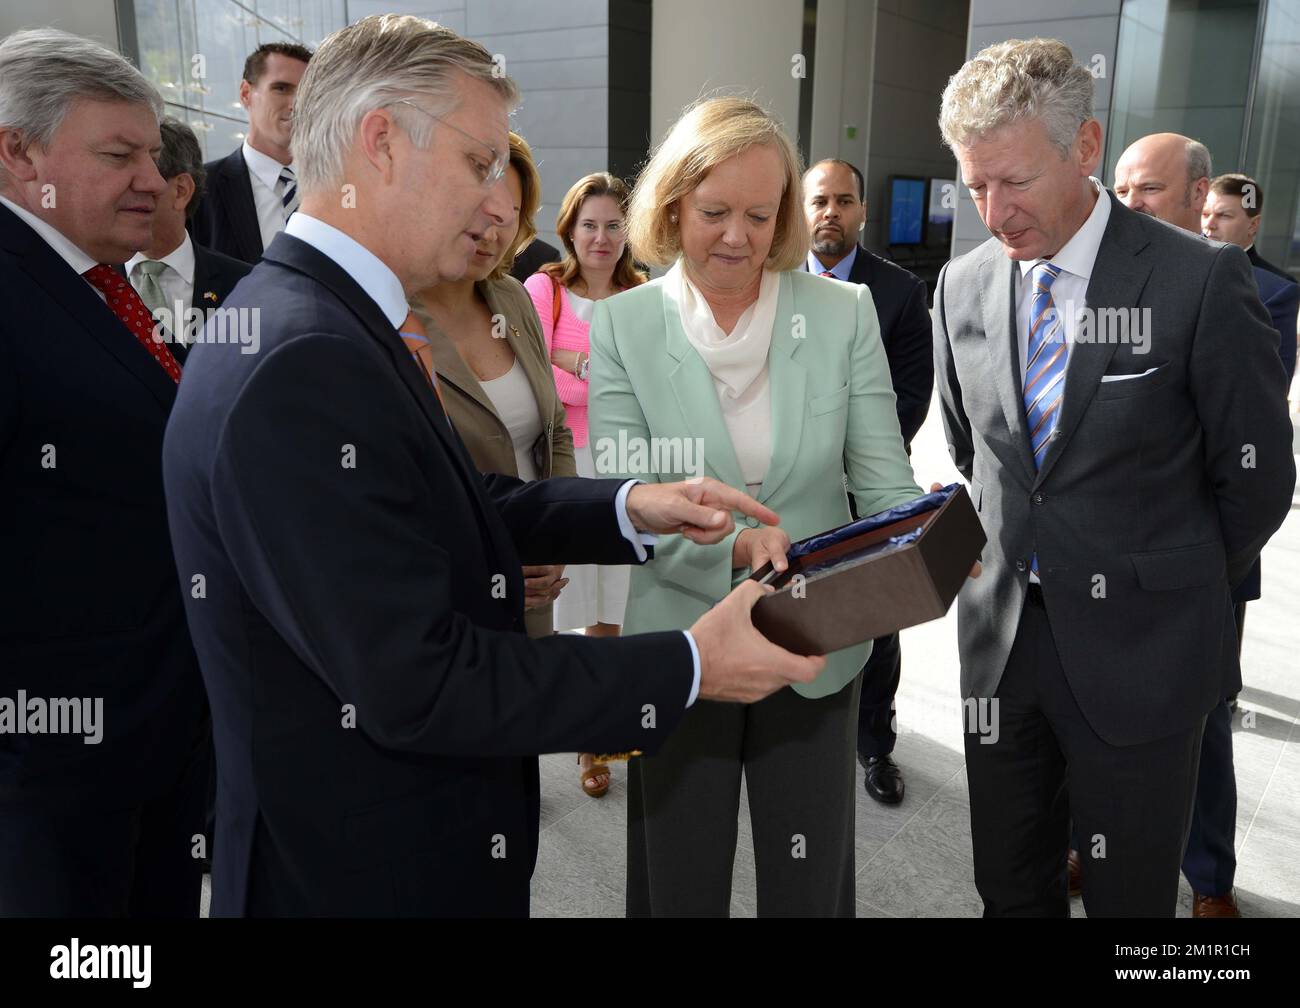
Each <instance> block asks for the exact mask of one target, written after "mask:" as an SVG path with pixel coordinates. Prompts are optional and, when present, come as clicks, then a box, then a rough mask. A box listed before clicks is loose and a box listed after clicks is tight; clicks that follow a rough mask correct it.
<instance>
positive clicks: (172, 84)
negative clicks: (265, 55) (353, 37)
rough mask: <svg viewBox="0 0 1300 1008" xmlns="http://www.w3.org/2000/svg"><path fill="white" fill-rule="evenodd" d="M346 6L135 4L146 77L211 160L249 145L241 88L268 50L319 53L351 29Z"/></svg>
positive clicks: (323, 0) (195, 0) (152, 0)
mask: <svg viewBox="0 0 1300 1008" xmlns="http://www.w3.org/2000/svg"><path fill="white" fill-rule="evenodd" d="M344 8H345V4H344V0H242V2H239V0H135V18H136V37H137V39H138V43H139V47H140V69H141V70H142V71H143V72H144V75H145V76H146V77H148V78H149V80H151V81H152V82H153V83H154V84H155V85H156V86H157V88H158V90H159V91H161V92H162V96H163V99H164V100H165V101H166V103H167V113H168V114H169V115H173V116H175V117H176V118H178V119H180V120H181V121H182V122H186V123H189V124H190V126H191V127H193V129H194V131H195V133H196V134H197V135H198V138H199V143H200V144H201V145H202V147H203V151H204V157H205V158H207V159H208V160H213V159H215V158H218V157H221V156H223V155H225V154H227V153H229V152H230V151H232V150H234V149H235V148H236V147H238V146H239V145H240V143H242V142H243V139H244V131H245V129H246V128H247V123H248V116H247V115H246V114H245V112H244V109H243V106H242V105H240V104H239V82H240V80H241V79H242V78H243V75H244V61H245V60H246V59H247V58H248V54H249V53H251V52H252V51H253V50H254V49H256V48H257V47H258V46H259V45H261V44H262V43H263V42H301V43H303V44H305V45H307V46H310V47H311V48H313V49H314V48H315V47H316V46H318V45H319V44H320V41H321V39H323V38H324V37H325V36H326V35H328V34H330V33H331V32H333V31H336V30H338V29H339V28H342V27H343V26H344V24H345V23H346V15H345V9H344Z"/></svg>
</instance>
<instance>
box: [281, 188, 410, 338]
mask: <svg viewBox="0 0 1300 1008" xmlns="http://www.w3.org/2000/svg"><path fill="white" fill-rule="evenodd" d="M284 233H285V234H289V235H293V237H295V238H297V239H298V240H299V241H304V242H306V243H307V244H308V245H310V246H311V247H312V248H314V249H316V250H317V251H318V252H321V253H323V254H324V255H327V256H329V257H330V258H331V259H333V260H334V261H335V262H336V263H338V264H339V266H340V267H342V269H343V272H345V273H346V274H347V275H348V276H350V277H351V278H352V279H353V280H355V281H356V282H357V285H358V286H359V287H360V288H361V289H362V290H363V291H365V292H366V293H367V294H369V295H370V297H371V298H372V299H373V300H374V302H375V304H377V305H379V310H380V311H382V312H383V313H384V317H385V318H387V319H388V321H389V322H391V323H392V325H393V328H394V329H397V328H399V327H400V326H401V324H402V323H403V322H404V321H406V316H407V314H408V313H409V312H410V310H411V309H410V306H409V305H407V303H406V293H405V292H404V291H403V290H402V282H401V281H400V280H398V279H397V274H396V273H394V272H393V271H392V270H390V269H389V268H388V267H387V266H385V265H384V263H383V261H382V260H380V258H379V257H378V256H377V255H375V254H374V253H373V252H371V251H370V250H369V249H368V248H366V247H365V246H364V245H362V244H361V243H360V242H359V241H357V240H356V239H355V238H353V237H352V236H351V235H347V234H344V233H343V232H342V231H340V230H339V229H338V228H336V227H333V226H331V225H329V224H326V223H325V222H324V221H323V220H318V219H317V218H315V217H310V216H308V215H307V214H305V213H303V212H302V211H301V210H299V211H298V212H297V213H295V214H294V215H293V216H292V217H290V218H289V223H288V224H286V225H285V227H284Z"/></svg>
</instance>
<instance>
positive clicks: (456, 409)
mask: <svg viewBox="0 0 1300 1008" xmlns="http://www.w3.org/2000/svg"><path fill="white" fill-rule="evenodd" d="M475 287H476V289H477V290H478V292H479V294H481V295H482V297H483V299H484V300H485V301H486V302H487V304H488V309H489V310H490V311H491V312H492V314H493V315H502V316H504V318H505V320H506V334H507V336H506V338H507V339H508V340H509V341H510V349H511V350H513V351H514V354H515V358H516V359H517V360H518V361H519V365H520V367H522V368H523V369H524V374H525V375H526V376H527V378H528V384H529V385H531V386H532V389H533V395H534V396H535V397H536V399H537V406H538V409H539V410H540V412H541V415H542V436H541V437H540V438H539V439H538V441H537V445H536V446H535V448H534V451H533V455H534V458H535V459H536V460H537V470H538V472H539V473H540V478H541V479H549V478H550V477H552V476H576V475H577V474H578V471H577V467H576V465H575V463H574V460H573V434H572V432H571V431H570V430H569V428H568V427H567V426H565V423H564V404H563V403H562V402H560V397H559V394H558V393H557V392H556V391H555V378H554V377H553V375H552V373H551V361H550V358H549V357H548V356H547V353H546V345H545V343H544V342H543V341H542V329H541V325H540V324H539V322H538V321H537V312H536V310H535V309H534V308H533V302H532V299H531V298H530V297H529V296H528V292H527V291H525V290H524V286H523V284H521V283H520V282H519V281H518V280H515V279H514V278H513V277H508V276H507V277H502V278H500V279H499V280H480V281H479V282H478V283H477V284H476V285H475ZM411 310H412V311H414V312H415V315H416V317H417V318H418V319H419V320H420V322H421V323H422V324H423V325H424V328H425V332H426V333H427V334H428V336H429V344H430V347H431V348H432V359H433V366H434V370H435V371H436V372H437V374H438V387H439V390H440V391H441V392H442V402H443V405H444V406H445V407H446V410H447V415H448V416H449V417H450V418H451V422H452V424H453V425H454V426H455V428H456V433H457V434H459V435H460V439H461V440H462V441H464V442H465V447H466V448H467V449H468V450H469V455H470V458H472V459H473V460H474V464H475V465H476V466H477V467H478V469H479V471H481V472H490V473H504V474H505V475H507V476H518V475H519V471H518V467H517V466H516V465H515V450H514V444H513V442H512V441H511V438H510V431H509V430H507V429H506V425H505V424H504V423H502V422H501V418H500V417H499V416H497V413H496V410H495V409H493V408H492V400H491V399H489V398H488V396H487V393H486V392H484V391H483V386H482V385H480V384H479V381H478V378H477V377H476V376H475V375H474V372H473V371H472V370H470V367H469V365H468V364H466V363H465V361H464V360H463V359H462V358H461V356H460V351H458V350H457V349H456V344H455V343H454V342H452V340H451V339H450V338H449V337H448V336H447V335H446V333H444V332H443V331H442V330H441V329H439V328H438V325H437V323H436V322H434V321H433V319H432V318H431V317H430V316H429V313H428V312H426V311H425V310H424V308H423V307H421V306H420V305H417V304H412V305H411ZM524 622H525V624H526V625H527V627H528V636H530V637H544V636H547V635H548V634H550V633H552V631H553V625H552V614H551V606H545V607H543V608H541V609H530V610H528V611H527V612H526V613H525V614H524Z"/></svg>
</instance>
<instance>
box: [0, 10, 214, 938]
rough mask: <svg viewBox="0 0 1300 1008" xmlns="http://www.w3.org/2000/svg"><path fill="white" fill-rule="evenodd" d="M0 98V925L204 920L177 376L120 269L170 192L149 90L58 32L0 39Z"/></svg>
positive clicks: (113, 61)
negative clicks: (181, 546) (174, 483)
mask: <svg viewBox="0 0 1300 1008" xmlns="http://www.w3.org/2000/svg"><path fill="white" fill-rule="evenodd" d="M0 94H3V95H4V110H5V112H6V113H7V116H6V117H5V118H4V119H0V304H2V305H3V306H4V307H3V313H2V314H0V485H3V487H4V493H3V494H0V556H2V557H3V558H4V559H3V562H2V563H0V915H4V916H38V915H39V916H44V915H49V916H60V917H120V916H150V917H156V916H169V917H197V916H198V912H199V896H200V868H199V860H198V858H199V856H200V855H201V853H202V849H201V843H200V842H199V841H200V840H201V837H200V834H201V833H202V831H203V795H204V789H205V787H206V785H207V773H208V761H209V757H208V747H209V729H208V720H207V706H206V702H205V699H204V695H203V686H202V681H201V679H200V677H199V669H198V663H197V661H196V659H195V655H194V649H193V646H192V645H191V643H190V635H189V632H188V630H187V628H186V624H185V613H184V610H183V608H182V603H181V586H180V585H179V584H178V583H177V576H176V564H175V560H174V559H173V556H172V549H171V542H170V539H169V537H168V533H167V514H166V509H165V506H164V502H163V483H162V441H163V432H164V428H165V425H166V423H167V416H168V412H169V411H170V409H171V407H172V403H173V402H174V400H175V398H176V387H177V382H178V381H180V377H181V365H180V363H179V361H178V360H177V358H176V356H175V355H174V354H173V353H172V350H171V348H170V346H169V345H168V344H167V343H165V342H162V343H160V342H156V341H155V340H154V339H153V338H152V337H153V333H152V329H153V320H152V319H151V318H150V317H149V312H148V310H147V309H146V307H145V306H144V304H143V303H142V302H141V301H140V299H139V298H138V297H137V296H136V294H135V292H134V290H132V288H131V286H130V285H129V284H128V283H127V282H126V279H125V277H124V276H123V275H122V274H121V273H120V272H118V271H119V270H120V269H121V264H122V263H123V262H124V261H125V260H126V259H128V258H130V256H131V255H132V254H133V253H134V252H136V251H137V250H139V249H142V248H145V247H147V246H148V245H149V243H150V241H151V226H152V219H153V214H154V209H155V206H156V204H157V201H158V199H159V198H160V196H161V195H162V193H163V192H164V190H165V183H164V182H163V179H162V178H161V176H160V175H159V173H158V169H157V167H156V165H155V158H157V157H158V156H159V147H160V144H159V131H158V121H159V117H160V116H161V114H162V107H163V106H162V100H161V98H160V97H159V96H158V94H157V92H156V91H155V90H154V89H153V87H151V86H150V85H149V83H148V82H147V81H146V80H145V79H144V77H143V76H141V74H140V73H139V72H138V71H137V70H136V69H135V68H134V67H132V66H131V65H130V64H129V63H127V62H126V61H125V60H124V59H122V58H121V57H120V56H119V55H117V54H116V53H114V52H111V51H110V50H108V49H105V48H104V47H102V46H100V45H99V44H97V43H94V42H90V41H87V40H85V39H80V38H77V37H75V36H72V35H68V34H66V33H64V32H59V31H54V30H50V29H43V30H39V31H25V32H18V33H15V34H13V35H11V36H9V37H8V38H7V39H5V40H4V42H2V43H0ZM186 588H187V590H188V589H189V586H188V585H187V586H186ZM55 709H61V710H62V711H63V712H64V714H65V715H66V714H67V713H68V712H72V713H73V714H75V715H77V717H74V718H73V719H71V720H69V718H68V717H67V716H64V717H61V718H60V719H59V722H58V723H57V724H56V723H55V721H54V719H52V718H44V717H41V716H40V715H41V713H42V711H43V710H46V711H50V712H52V711H54V710H55ZM6 714H7V715H8V717H6ZM78 720H79V721H80V723H79V724H78V723H77V721H78Z"/></svg>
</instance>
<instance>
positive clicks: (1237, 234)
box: [1201, 173, 1300, 379]
mask: <svg viewBox="0 0 1300 1008" xmlns="http://www.w3.org/2000/svg"><path fill="white" fill-rule="evenodd" d="M1263 209H1264V190H1263V189H1262V188H1261V187H1260V184H1259V183H1258V182H1256V181H1255V180H1254V179H1253V178H1251V177H1250V176H1249V175H1241V174H1238V173H1230V174H1227V175H1220V176H1218V177H1217V178H1215V179H1213V180H1211V182H1210V192H1209V195H1208V196H1207V197H1206V200H1205V208H1204V209H1203V210H1202V211H1201V230H1202V231H1203V232H1204V233H1205V237H1207V238H1214V239H1215V240H1217V241H1226V242H1232V244H1234V245H1238V246H1240V247H1241V248H1244V249H1245V250H1246V257H1247V258H1248V259H1249V260H1250V264H1251V266H1253V267H1254V269H1255V283H1256V284H1258V285H1259V296H1260V299H1261V300H1262V301H1263V302H1264V307H1265V308H1267V309H1268V313H1269V315H1270V316H1271V317H1272V319H1273V327H1274V328H1275V329H1277V331H1278V335H1279V337H1280V338H1281V342H1280V344H1279V346H1278V350H1279V352H1280V353H1281V355H1282V367H1283V369H1284V370H1285V371H1286V373H1287V377H1288V379H1289V378H1290V377H1291V375H1292V374H1293V373H1294V372H1295V362H1296V314H1297V302H1298V301H1300V285H1297V284H1296V282H1295V279H1294V278H1293V277H1292V276H1291V275H1290V274H1289V273H1286V272H1284V271H1283V270H1281V269H1279V268H1278V267H1276V266H1274V265H1273V264H1272V263H1271V262H1269V261H1268V260H1267V259H1265V258H1264V257H1263V256H1261V255H1260V254H1259V252H1258V251H1257V250H1256V248H1255V238H1256V237H1257V236H1258V234H1259V222H1260V219H1261V218H1260V213H1261V212H1262V211H1263Z"/></svg>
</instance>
